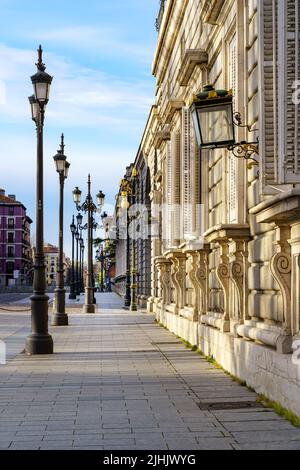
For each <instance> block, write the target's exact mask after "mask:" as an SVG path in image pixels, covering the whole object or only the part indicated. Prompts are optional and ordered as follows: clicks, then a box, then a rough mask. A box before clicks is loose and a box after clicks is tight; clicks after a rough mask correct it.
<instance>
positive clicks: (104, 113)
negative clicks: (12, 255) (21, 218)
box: [0, 0, 159, 254]
mask: <svg viewBox="0 0 300 470" xmlns="http://www.w3.org/2000/svg"><path fill="white" fill-rule="evenodd" d="M158 9H159V2H158V0H89V1H83V0H72V1H71V0H64V1H58V0H51V1H49V0H43V1H42V2H37V1H33V0H26V1H24V0H0V155H1V173H0V187H3V188H4V189H5V190H6V192H7V193H9V194H16V196H17V199H18V200H21V201H22V202H23V203H24V204H25V206H26V207H27V209H28V214H29V215H30V216H31V217H33V218H34V214H35V171H36V154H35V148H36V141H35V139H36V137H35V129H34V125H33V123H32V121H31V120H30V109H29V104H28V96H29V95H31V94H32V86H31V82H30V75H32V74H33V73H35V70H36V68H35V66H34V64H35V62H36V54H37V53H36V49H37V47H38V45H39V44H40V43H41V44H42V46H43V49H44V62H45V63H46V65H47V72H48V73H50V74H51V75H53V76H54V79H53V85H52V89H51V97H50V102H49V105H48V108H47V114H46V123H45V155H44V160H45V241H46V242H50V243H53V244H55V243H57V236H58V234H57V219H58V177H57V173H56V172H55V168H54V163H53V159H52V156H53V155H54V154H55V153H56V150H57V148H58V145H59V139H60V134H61V133H62V132H64V134H65V143H66V154H67V156H68V158H69V161H70V163H71V168H70V176H69V179H68V180H67V182H66V189H65V206H66V209H65V231H66V235H65V248H66V252H67V254H70V236H69V229H68V227H69V224H70V219H71V216H72V213H73V211H74V207H73V202H72V194H71V192H72V189H73V187H74V186H77V185H78V186H80V187H81V189H82V190H83V193H84V194H85V192H86V181H87V174H88V173H89V172H90V173H91V175H92V186H93V187H92V189H93V193H94V194H95V193H96V192H97V190H99V189H102V190H103V192H104V193H105V194H106V196H107V198H106V201H107V207H106V209H107V210H108V211H111V210H110V207H112V206H113V204H114V197H115V194H116V192H117V188H118V183H119V181H120V179H121V177H122V175H123V174H124V170H125V167H126V165H128V164H129V163H130V162H131V161H133V160H134V158H135V155H136V152H137V150H138V146H139V143H140V139H141V136H142V132H143V129H144V126H145V123H146V120H147V117H148V113H149V110H150V106H151V104H152V103H153V102H154V99H155V96H154V94H155V80H154V78H153V77H152V76H151V63H152V59H153V55H154V50H155V45H156V40H157V33H156V30H155V26H154V23H155V18H156V16H157V13H158ZM33 228H34V227H33ZM33 235H34V230H33Z"/></svg>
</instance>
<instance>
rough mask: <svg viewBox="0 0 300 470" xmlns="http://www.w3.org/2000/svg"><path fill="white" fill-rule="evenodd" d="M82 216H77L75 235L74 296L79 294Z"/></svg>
mask: <svg viewBox="0 0 300 470" xmlns="http://www.w3.org/2000/svg"><path fill="white" fill-rule="evenodd" d="M82 219H83V217H82V215H81V214H77V217H76V220H77V230H76V233H75V238H76V295H80V293H81V285H80V284H81V248H80V238H81V234H82V229H81V224H82Z"/></svg>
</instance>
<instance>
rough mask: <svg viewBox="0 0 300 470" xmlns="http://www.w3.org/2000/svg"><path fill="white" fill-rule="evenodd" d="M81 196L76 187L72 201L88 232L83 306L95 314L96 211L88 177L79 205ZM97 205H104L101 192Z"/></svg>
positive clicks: (103, 197)
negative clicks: (94, 257) (94, 220)
mask: <svg viewBox="0 0 300 470" xmlns="http://www.w3.org/2000/svg"><path fill="white" fill-rule="evenodd" d="M81 194H82V192H81V191H80V189H79V188H78V187H76V188H75V189H74V191H73V199H74V203H75V205H76V208H77V210H78V211H83V212H85V213H87V214H88V222H87V226H86V227H82V228H83V229H87V231H88V266H87V282H86V287H85V304H84V312H85V313H95V305H94V288H93V275H94V273H93V226H94V223H93V214H94V213H96V212H97V211H98V209H97V206H96V205H95V204H94V202H93V198H92V196H91V177H90V175H88V194H87V196H86V199H85V201H84V202H83V203H82V204H80V201H81ZM96 198H97V204H98V206H99V208H100V211H101V208H102V206H103V205H104V199H105V195H104V194H103V193H102V191H99V193H98V194H97V196H96Z"/></svg>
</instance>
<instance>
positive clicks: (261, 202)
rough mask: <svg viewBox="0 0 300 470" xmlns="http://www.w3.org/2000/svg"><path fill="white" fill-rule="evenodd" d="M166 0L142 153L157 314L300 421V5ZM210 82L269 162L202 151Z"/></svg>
mask: <svg viewBox="0 0 300 470" xmlns="http://www.w3.org/2000/svg"><path fill="white" fill-rule="evenodd" d="M161 3H162V8H161V11H160V15H159V21H158V22H157V27H158V42H157V48H156V51H155V56H154V61H153V74H154V76H155V77H156V81H157V87H156V101H155V104H154V105H153V107H152V108H151V110H150V114H149V119H148V122H147V126H146V129H145V132H144V135H143V138H142V142H141V147H140V152H142V154H143V157H144V159H145V162H146V163H147V167H148V170H149V175H150V200H151V211H152V215H151V222H152V235H153V236H152V242H151V259H152V267H151V272H152V275H151V295H150V297H149V299H148V309H149V311H150V312H154V313H155V315H156V317H157V319H158V320H159V321H160V322H161V323H163V324H164V325H166V326H167V327H168V328H169V329H170V330H171V331H173V332H174V333H176V334H177V335H179V336H181V337H183V338H185V339H186V340H188V341H189V342H190V343H192V344H196V345H198V346H199V348H200V349H201V350H202V351H203V352H204V353H205V354H206V355H208V356H210V355H212V356H213V357H214V358H215V359H216V360H217V361H218V362H219V363H220V364H221V365H222V366H223V367H224V368H225V369H227V370H228V371H229V372H231V373H232V374H234V375H236V376H238V377H239V378H240V379H242V380H245V381H246V382H247V383H248V384H249V385H250V386H252V387H253V388H255V390H256V391H257V392H259V393H264V394H266V395H267V396H269V397H270V398H271V399H273V400H276V401H279V402H280V403H281V404H282V405H283V406H286V407H287V408H289V409H292V410H293V411H294V412H296V413H298V414H300V393H299V392H300V361H299V360H298V359H297V355H295V354H293V345H294V346H295V344H296V342H295V340H297V339H300V334H299V329H300V301H299V299H300V152H299V150H300V134H299V130H300V113H299V106H298V105H297V101H295V97H296V98H297V94H296V91H297V90H296V88H295V87H297V83H298V84H299V82H297V80H300V61H299V56H300V55H299V48H300V40H299V38H300V35H299V29H300V15H299V7H300V5H299V0H285V1H283V0H243V1H241V0H226V1H224V0H214V1H208V0H175V1H174V0H168V1H164V2H161ZM206 84H211V85H213V86H214V87H215V89H226V90H232V93H233V102H234V110H235V112H239V113H240V114H241V119H242V122H243V123H245V124H247V125H248V126H249V127H246V126H245V127H237V129H236V140H237V141H239V142H241V141H248V142H249V141H253V140H255V139H256V138H257V137H258V138H259V154H258V155H257V156H256V158H257V161H258V163H259V165H258V166H254V165H247V162H245V160H244V159H242V158H236V157H235V156H234V155H233V153H232V152H230V151H228V150H227V149H218V150H201V151H200V150H199V148H198V147H197V143H196V139H195V133H194V127H193V124H192V120H191V115H190V111H189V105H190V103H191V101H192V99H193V96H194V95H195V94H196V93H198V92H199V91H200V90H201V89H202V88H203V86H204V85H206ZM295 90H296V91H295ZM250 127H251V130H253V129H256V131H254V132H250V131H249V130H250ZM162 204H163V210H162V211H161V210H159V209H158V208H159V206H160V205H162ZM174 207H175V208H177V209H174ZM179 227H180V230H179V229H178V228H179Z"/></svg>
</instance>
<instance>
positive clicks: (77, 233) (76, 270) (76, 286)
mask: <svg viewBox="0 0 300 470" xmlns="http://www.w3.org/2000/svg"><path fill="white" fill-rule="evenodd" d="M75 240H76V256H75V294H76V297H77V295H78V277H79V275H78V271H79V269H78V268H79V267H78V240H79V231H78V225H77V227H76V232H75Z"/></svg>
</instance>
